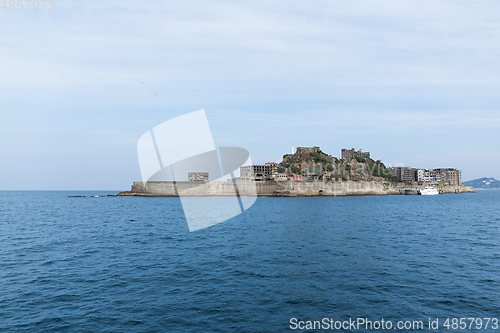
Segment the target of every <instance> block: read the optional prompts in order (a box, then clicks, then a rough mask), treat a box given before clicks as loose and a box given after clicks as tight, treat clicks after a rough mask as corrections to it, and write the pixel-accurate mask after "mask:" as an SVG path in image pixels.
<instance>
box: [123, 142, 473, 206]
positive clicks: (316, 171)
mask: <svg viewBox="0 0 500 333" xmlns="http://www.w3.org/2000/svg"><path fill="white" fill-rule="evenodd" d="M239 171H240V174H239V176H238V177H231V178H230V179H227V180H224V181H214V180H212V181H210V175H209V173H208V172H206V171H205V170H192V171H190V172H189V173H188V174H187V180H185V181H174V180H151V179H150V180H148V181H146V182H142V181H137V182H134V183H133V185H132V188H131V190H130V191H125V192H120V193H119V194H118V196H166V197H178V196H268V197H296V196H363V195H416V194H420V191H421V190H422V189H424V188H425V187H429V186H432V187H434V188H436V189H437V190H438V191H439V193H442V194H444V193H471V192H474V190H473V188H472V187H470V186H464V185H463V184H462V176H461V171H460V170H457V169H455V168H439V169H419V168H412V167H390V168H387V167H386V166H385V165H384V163H382V161H381V160H380V159H379V160H373V159H372V158H371V157H370V153H369V152H365V151H363V150H361V149H360V150H355V149H354V148H352V149H342V150H341V158H337V157H333V156H331V155H329V154H326V153H324V152H323V151H322V150H321V149H320V148H319V147H298V148H297V149H296V150H295V149H294V148H293V146H292V152H291V154H285V155H283V159H282V161H281V162H279V163H275V162H269V163H265V164H264V165H245V166H241V167H240V169H239Z"/></svg>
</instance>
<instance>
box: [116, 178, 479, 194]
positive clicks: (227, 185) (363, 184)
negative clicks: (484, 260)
mask: <svg viewBox="0 0 500 333" xmlns="http://www.w3.org/2000/svg"><path fill="white" fill-rule="evenodd" d="M425 186H426V184H421V185H412V186H410V185H406V184H402V183H388V182H377V181H339V182H329V181H261V182H253V181H242V180H238V179H236V180H229V181H219V182H217V181H214V182H205V183H203V182H196V181H194V182H186V181H183V182H174V181H150V182H134V183H133V185H132V188H131V190H130V191H126V192H121V193H119V194H118V195H119V196H171V197H177V196H234V195H241V196H269V197H276V196H279V197H281V196H284V197H286V196H362V195H413V194H418V192H419V190H421V189H423V188H424V187H425ZM436 187H437V188H438V190H439V192H440V193H470V192H474V190H473V189H472V187H468V186H463V185H443V184H440V185H439V186H436Z"/></svg>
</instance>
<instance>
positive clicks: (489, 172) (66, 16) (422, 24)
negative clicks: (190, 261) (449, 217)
mask: <svg viewBox="0 0 500 333" xmlns="http://www.w3.org/2000/svg"><path fill="white" fill-rule="evenodd" d="M27 3H28V2H27V1H25V6H26V4H27ZM0 31H1V32H2V33H1V34H0V103H1V105H0V140H1V145H0V161H1V162H0V181H1V182H0V189H110V190H124V189H129V188H130V185H131V183H132V181H136V180H140V171H139V164H138V161H137V148H136V143H137V140H138V139H139V137H140V136H141V135H142V134H143V133H145V132H146V131H148V130H149V129H151V128H152V127H154V126H156V125H158V124H160V123H162V122H164V121H166V120H169V119H171V118H174V117H177V116H180V115H182V114H185V113H188V112H192V111H196V110H199V109H205V110H206V114H207V118H208V120H209V122H210V127H211V131H212V134H213V137H214V141H215V144H216V145H217V146H237V147H243V148H246V149H247V150H249V151H250V154H251V156H252V158H253V161H254V162H257V163H263V162H266V161H279V160H280V159H281V156H282V155H283V154H285V153H288V152H289V151H290V146H291V145H292V144H293V145H295V146H312V145H318V146H320V147H321V148H322V150H323V151H325V152H327V153H330V154H332V155H334V156H339V155H340V149H341V148H352V147H355V148H362V149H364V150H367V151H370V152H371V154H372V157H373V158H375V159H378V158H380V159H382V160H383V161H384V162H386V164H395V163H403V164H405V165H409V166H413V167H429V168H431V167H456V168H459V169H462V176H463V179H464V180H469V179H473V178H479V177H482V176H492V177H496V178H498V179H500V170H499V166H500V147H499V141H500V140H499V129H500V112H499V106H500V104H499V102H500V96H499V91H500V2H498V1H481V0H479V1H474V2H471V1H457V0H454V1H435V0H433V1H423V0H419V1H401V0H398V1H380V0H379V1H372V0H371V1H334V0H329V1H319V0H316V1H291V0H286V1H246V2H242V1H234V0H231V1H206V0H205V1H147V2H144V1H128V0H120V1H113V0H108V1H93V0H92V1H88V0H87V1H72V0H65V1H58V0H56V1H55V11H53V12H50V11H48V5H47V7H46V9H45V10H44V11H43V12H42V11H41V9H40V10H39V11H38V12H35V11H33V10H32V9H31V8H30V9H29V10H28V11H22V12H18V11H9V10H8V9H7V10H6V11H4V10H3V9H1V10H0Z"/></svg>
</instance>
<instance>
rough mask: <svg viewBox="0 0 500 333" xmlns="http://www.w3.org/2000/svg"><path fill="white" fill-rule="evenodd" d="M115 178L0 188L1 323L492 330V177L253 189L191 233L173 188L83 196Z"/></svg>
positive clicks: (495, 299)
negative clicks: (414, 190)
mask: <svg viewBox="0 0 500 333" xmlns="http://www.w3.org/2000/svg"><path fill="white" fill-rule="evenodd" d="M115 193H116V192H114V191H85V192H79V191H68V192H66V191H0V331H1V332H292V331H301V332H313V331H323V330H329V331H342V332H354V331H356V332H375V331H379V330H377V329H375V328H372V327H367V326H361V328H360V327H357V328H353V326H349V327H347V328H345V327H344V328H341V329H338V330H331V329H328V328H326V325H323V327H321V328H322V329H320V327H317V326H316V327H312V328H311V326H309V327H308V328H306V327H307V325H315V324H317V323H314V322H315V321H316V322H321V323H322V324H323V321H324V322H329V323H330V324H331V325H332V327H330V328H334V327H333V325H334V324H333V323H334V322H337V321H338V322H340V323H345V322H348V321H349V320H351V321H356V320H360V318H362V319H364V320H367V321H372V322H378V323H379V324H380V321H381V320H384V321H386V322H387V321H390V322H391V323H392V325H393V327H392V331H394V332H413V331H416V330H417V329H414V328H412V329H409V328H408V327H409V326H406V329H405V328H404V326H401V327H399V328H398V327H395V326H396V325H397V324H398V323H399V322H402V323H403V324H404V325H406V324H407V323H413V322H418V321H422V322H423V323H424V325H425V327H424V328H423V329H418V330H420V331H433V332H441V331H443V332H444V331H448V329H449V331H450V332H474V331H477V332H495V331H497V332H500V328H498V329H495V328H494V320H493V319H495V318H497V320H500V297H499V295H500V191H478V193H471V194H445V195H439V196H367V197H299V198H258V199H257V201H256V203H255V204H254V205H253V206H252V207H251V208H250V209H248V210H247V211H245V212H244V213H243V214H241V215H239V216H237V217H235V218H233V219H231V220H228V221H226V222H223V223H220V224H217V225H215V226H212V227H210V228H207V229H202V230H199V231H196V232H192V233H190V232H189V230H188V226H187V224H186V220H185V218H184V214H183V211H182V206H181V204H180V200H179V199H178V198H143V197H97V198H93V197H89V196H91V195H105V194H115ZM69 195H85V196H87V197H85V198H69V197H68V196H69ZM206 199H207V200H209V199H210V198H206ZM460 318H473V319H474V322H473V323H472V322H471V325H470V327H469V322H470V320H466V325H467V328H466V329H463V327H462V329H460V328H457V329H454V328H453V327H452V326H451V325H452V324H453V323H457V322H458V323H459V320H460ZM477 318H481V328H479V321H476V319H477ZM484 318H492V319H490V321H489V327H487V328H486V327H485V326H484V324H485V323H486V319H484ZM436 319H438V325H439V329H434V330H432V329H429V326H428V325H429V321H431V322H433V321H435V320H436ZM447 319H448V325H449V327H448V329H447V328H446V326H443V325H446V320H447ZM454 319H457V321H454ZM457 325H462V324H457ZM455 327H456V326H455ZM497 327H498V326H497ZM301 328H302V329H301Z"/></svg>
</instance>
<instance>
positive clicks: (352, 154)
mask: <svg viewBox="0 0 500 333" xmlns="http://www.w3.org/2000/svg"><path fill="white" fill-rule="evenodd" d="M356 157H360V158H364V159H369V158H370V153H369V152H363V149H360V150H358V151H356V150H355V149H354V148H352V149H342V159H343V160H344V161H347V162H350V161H351V160H352V159H354V158H356Z"/></svg>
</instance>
